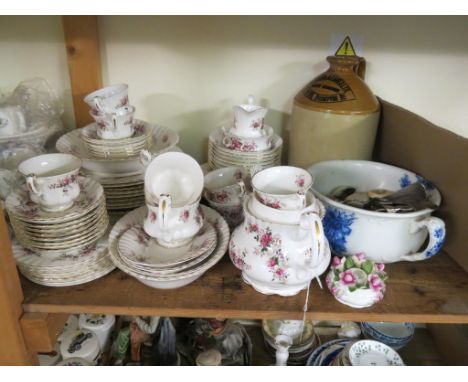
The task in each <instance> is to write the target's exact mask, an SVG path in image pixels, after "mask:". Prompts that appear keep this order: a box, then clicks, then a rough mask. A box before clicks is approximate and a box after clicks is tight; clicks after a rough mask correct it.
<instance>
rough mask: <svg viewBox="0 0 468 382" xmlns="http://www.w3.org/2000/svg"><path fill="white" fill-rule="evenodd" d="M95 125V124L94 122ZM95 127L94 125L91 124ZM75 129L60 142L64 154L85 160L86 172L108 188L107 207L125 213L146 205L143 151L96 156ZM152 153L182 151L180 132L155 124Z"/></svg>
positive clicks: (57, 145) (84, 171)
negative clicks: (179, 146)
mask: <svg viewBox="0 0 468 382" xmlns="http://www.w3.org/2000/svg"><path fill="white" fill-rule="evenodd" d="M136 123H137V124H141V126H144V128H143V129H150V125H149V124H148V123H146V122H143V121H138V120H136ZM93 125H94V124H93ZM90 126H92V125H90ZM87 128H88V126H87V127H85V128H83V129H75V130H73V131H71V132H69V133H67V134H65V135H63V136H62V137H61V138H60V139H59V140H58V141H57V144H56V147H57V150H58V151H60V152H62V153H70V154H74V155H76V156H77V157H79V158H81V160H82V172H83V173H86V174H87V175H90V176H92V177H94V178H95V179H96V180H98V181H99V182H100V183H101V184H102V186H103V187H104V192H105V195H106V201H107V209H108V210H109V212H110V213H116V214H117V215H120V216H121V215H123V214H125V213H126V212H128V211H129V210H132V209H134V208H136V207H139V206H142V205H144V204H145V203H144V173H145V166H144V165H143V164H142V163H141V162H140V157H139V153H138V154H136V155H133V156H129V157H117V158H114V157H112V156H108V157H100V156H96V155H95V154H94V153H93V152H91V151H90V150H89V148H88V147H87V146H86V145H85V143H84V141H83V135H82V134H81V130H84V129H87ZM151 130H152V139H151V145H150V146H149V148H148V151H149V153H150V154H151V155H152V156H157V155H159V154H161V153H164V152H167V151H180V149H179V148H178V147H176V145H177V143H178V141H179V137H178V135H177V133H176V132H174V131H172V130H170V129H168V128H167V127H162V126H157V125H155V126H153V127H152V129H151Z"/></svg>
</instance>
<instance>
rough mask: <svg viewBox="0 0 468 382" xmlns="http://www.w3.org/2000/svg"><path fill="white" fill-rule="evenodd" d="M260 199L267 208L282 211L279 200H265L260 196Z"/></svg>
mask: <svg viewBox="0 0 468 382" xmlns="http://www.w3.org/2000/svg"><path fill="white" fill-rule="evenodd" d="M258 198H259V199H260V202H261V203H262V204H264V205H265V206H267V207H270V208H274V209H275V210H280V209H281V202H280V201H279V200H278V199H274V198H264V197H262V196H259V197H258Z"/></svg>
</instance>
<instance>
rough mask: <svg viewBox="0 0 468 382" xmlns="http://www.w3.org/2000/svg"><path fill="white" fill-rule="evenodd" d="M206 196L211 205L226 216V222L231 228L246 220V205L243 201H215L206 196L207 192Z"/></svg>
mask: <svg viewBox="0 0 468 382" xmlns="http://www.w3.org/2000/svg"><path fill="white" fill-rule="evenodd" d="M205 198H206V200H207V202H208V204H209V205H210V207H212V208H213V209H214V210H216V211H217V212H219V214H220V215H221V216H222V217H223V218H224V220H226V223H228V226H229V228H231V229H234V228H236V227H237V226H238V225H239V224H241V223H242V221H243V220H244V207H243V202H242V201H240V202H239V203H236V204H219V203H216V202H213V201H212V200H209V199H208V198H207V197H206V194H205Z"/></svg>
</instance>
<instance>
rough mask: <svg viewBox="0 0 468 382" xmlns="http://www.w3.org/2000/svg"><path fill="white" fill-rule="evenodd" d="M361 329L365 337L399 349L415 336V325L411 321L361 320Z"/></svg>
mask: <svg viewBox="0 0 468 382" xmlns="http://www.w3.org/2000/svg"><path fill="white" fill-rule="evenodd" d="M361 329H362V333H363V334H364V336H365V337H367V338H369V339H373V340H376V341H379V342H383V343H384V344H386V345H388V346H390V347H391V348H393V349H395V350H399V349H401V348H402V347H404V346H406V345H407V344H408V343H409V342H410V341H411V339H412V338H413V335H414V330H415V325H414V324H413V323H411V322H401V323H398V322H361Z"/></svg>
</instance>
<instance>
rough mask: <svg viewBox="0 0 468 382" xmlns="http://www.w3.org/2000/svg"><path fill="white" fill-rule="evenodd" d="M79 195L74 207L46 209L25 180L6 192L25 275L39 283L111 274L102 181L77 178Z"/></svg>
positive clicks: (59, 283)
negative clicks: (33, 199) (32, 197)
mask: <svg viewBox="0 0 468 382" xmlns="http://www.w3.org/2000/svg"><path fill="white" fill-rule="evenodd" d="M78 183H79V185H80V189H81V192H80V195H79V196H78V198H77V199H76V200H75V201H74V202H73V205H72V207H70V208H68V209H66V210H63V211H54V212H51V211H45V210H43V209H41V207H40V206H39V205H38V204H36V203H34V202H33V201H32V200H31V199H30V196H29V192H28V190H27V188H26V185H23V186H21V187H19V188H17V189H16V190H14V191H13V192H12V193H10V195H8V197H7V199H6V201H5V207H6V210H7V212H8V215H9V218H10V223H11V225H12V228H13V231H14V234H15V244H14V246H13V253H14V256H15V258H16V260H17V264H18V267H19V269H20V271H21V273H23V275H24V276H26V277H27V278H29V279H30V280H31V281H33V282H36V283H38V284H43V285H50V286H66V285H75V284H81V283H83V282H87V281H91V280H94V279H96V278H98V277H101V276H103V275H104V274H107V273H109V272H110V271H111V270H112V269H113V268H114V266H113V264H112V263H111V262H110V261H109V256H108V251H107V249H106V248H107V241H105V242H104V243H102V242H101V244H99V245H96V242H97V241H98V240H100V239H102V238H103V236H104V235H105V233H106V231H107V227H108V224H109V218H108V215H107V210H106V200H105V197H104V191H103V188H102V186H101V185H100V184H99V183H98V182H97V181H96V180H94V179H92V178H86V177H79V178H78Z"/></svg>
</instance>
